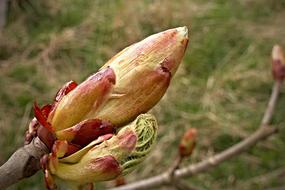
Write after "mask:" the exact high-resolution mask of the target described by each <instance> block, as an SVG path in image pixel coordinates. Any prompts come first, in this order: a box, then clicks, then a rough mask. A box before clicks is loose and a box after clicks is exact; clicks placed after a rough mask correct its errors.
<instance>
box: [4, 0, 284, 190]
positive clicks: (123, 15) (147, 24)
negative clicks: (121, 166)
mask: <svg viewBox="0 0 285 190" xmlns="http://www.w3.org/2000/svg"><path fill="white" fill-rule="evenodd" d="M31 2H32V3H33V5H34V9H33V8H31V7H30V6H29V5H28V4H26V5H25V10H22V9H20V8H19V7H17V6H14V7H12V9H11V12H10V14H9V23H8V25H7V27H6V28H5V30H4V31H3V34H2V35H1V36H0V87H1V90H0V147H1V153H0V163H3V162H4V161H5V160H6V159H7V158H8V157H9V155H10V154H11V153H12V152H13V151H14V150H15V149H16V148H17V147H19V146H21V145H22V142H23V138H24V137H23V135H24V131H25V129H26V127H27V124H28V121H29V119H30V118H31V117H32V116H33V114H32V112H31V107H32V106H31V105H32V103H33V101H34V100H35V99H36V100H37V101H38V102H39V103H41V104H42V103H48V102H50V100H51V99H52V98H53V95H54V94H55V93H56V91H57V89H58V88H59V87H60V86H61V85H62V84H64V83H65V82H66V81H69V80H76V81H82V80H83V79H84V78H86V77H87V76H88V75H89V74H91V73H93V72H96V70H97V69H98V68H99V67H100V66H101V65H102V64H104V63H105V62H106V61H107V60H108V59H109V58H111V57H112V56H113V55H114V54H115V53H117V52H118V51H119V50H121V49H122V48H124V47H126V46H128V45H130V44H131V43H134V42H136V41H139V40H141V39H143V38H145V37H147V36H148V35H150V34H152V33H155V32H159V31H162V30H165V29H168V28H172V27H177V26H183V25H186V26H188V27H189V28H190V43H189V47H188V49H187V52H186V55H185V57H184V60H183V63H182V65H181V67H180V69H179V71H178V73H177V74H176V76H175V78H174V80H173V81H172V85H171V87H170V89H169V90H168V92H167V94H166V95H165V96H164V98H163V99H162V101H161V102H160V103H159V104H158V105H157V106H156V107H155V108H154V109H153V110H152V113H154V114H155V115H156V117H157V118H158V121H159V124H160V129H159V135H158V137H159V139H158V142H157V145H156V148H155V149H154V151H153V152H152V154H151V155H150V157H149V158H148V159H147V160H146V161H145V162H144V164H143V165H142V166H141V168H139V169H138V170H137V171H135V172H133V173H132V174H130V175H128V177H127V180H128V181H135V180H137V179H141V178H144V177H149V176H152V175H155V174H159V173H161V172H162V171H164V170H165V169H166V168H167V167H168V166H169V165H170V164H171V162H172V160H173V159H171V158H172V157H174V156H175V154H176V152H177V148H176V147H177V145H178V143H179V138H180V136H181V135H182V134H183V132H184V131H185V129H187V128H188V127H190V126H192V127H196V128H197V129H198V131H199V140H198V146H197V149H196V150H195V152H194V155H193V156H192V158H191V159H189V160H188V162H186V163H184V164H187V163H190V162H197V161H199V160H202V159H204V158H206V157H208V156H209V155H213V154H214V153H215V152H219V151H222V150H223V149H225V148H227V147H230V146H231V145H233V144H234V143H237V142H239V141H240V140H242V139H243V138H245V137H246V136H248V135H249V134H250V133H252V132H253V131H254V130H255V129H256V128H257V127H258V125H259V122H260V119H261V117H262V114H263V110H264V108H265V106H266V104H267V100H268V97H269V95H270V91H271V86H272V83H273V81H272V79H271V75H270V53H271V48H272V46H273V45H274V44H275V43H279V44H281V45H283V46H284V47H285V38H284V36H285V28H284V27H283V25H284V16H285V2H284V1H283V0H259V1H253V0H232V1H228V0H213V1H206V0H202V1H201V0H191V1H188V0H180V1H170V0H158V1H151V0H145V1H132V0H126V1H123V0H119V1H109V0H97V1H91V0H85V1H83V0H58V1H55V0H51V1H43V0H42V1H36V0H34V1H31ZM282 92H283V93H284V89H283V91H282ZM284 104H285V98H284V94H282V96H281V98H280V103H279V104H278V107H277V113H276V114H275V116H274V118H273V121H274V125H278V126H280V127H281V130H280V133H279V134H277V135H275V136H274V137H271V138H270V139H268V140H267V141H264V142H261V143H259V144H258V146H256V147H255V148H252V149H251V150H249V151H247V152H246V153H244V154H243V155H241V156H239V157H236V158H234V159H232V160H230V161H227V162H225V163H223V164H221V165H220V166H218V167H216V168H215V169H213V170H211V171H210V172H207V173H205V174H199V175H197V176H195V177H192V178H189V179H185V181H186V182H189V183H192V184H194V185H195V186H197V187H199V189H211V190H215V189H217V190H218V189H267V188H269V187H277V186H281V185H285V184H284V180H283V181H282V179H281V178H280V177H278V176H275V177H270V176H271V175H270V174H272V173H274V171H276V170H277V169H278V168H284V165H285V161H284V160H285V154H284V152H285V135H284V134H285V129H284V127H283V126H284V124H285V121H284V115H285V110H284V108H283V105H284ZM41 173H42V172H39V173H38V174H37V175H36V176H33V177H32V178H30V179H26V180H24V181H22V182H20V183H19V184H17V185H15V186H13V187H11V188H9V189H11V190H16V189H21V190H24V189H29V190H30V189H43V179H42V174H41ZM258 176H263V178H260V179H262V180H261V181H259V180H258V179H259V178H258ZM108 185H110V184H109V183H108ZM104 186H105V184H104V183H102V184H99V187H98V189H104ZM161 189H171V188H170V187H169V188H168V187H163V188H161Z"/></svg>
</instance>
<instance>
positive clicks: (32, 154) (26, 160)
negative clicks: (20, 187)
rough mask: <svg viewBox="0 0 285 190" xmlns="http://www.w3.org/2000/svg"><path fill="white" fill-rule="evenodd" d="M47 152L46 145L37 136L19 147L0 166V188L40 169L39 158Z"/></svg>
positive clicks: (2, 188) (2, 189)
mask: <svg viewBox="0 0 285 190" xmlns="http://www.w3.org/2000/svg"><path fill="white" fill-rule="evenodd" d="M47 153H48V149H47V147H46V145H45V144H44V143H43V142H42V141H41V140H40V139H39V138H38V137H37V138H35V139H33V141H32V142H31V143H30V144H28V145H25V146H24V147H21V148H19V149H18V150H17V151H16V152H15V153H14V154H13V155H12V156H11V157H10V158H9V160H8V161H7V162H6V163H5V164H3V165H2V166H1V167H0V189H1V190H4V189H6V188H7V187H9V186H11V185H13V184H15V183H17V182H18V181H20V180H21V179H23V178H26V177H30V176H32V175H34V174H35V173H36V172H37V171H38V170H39V169H40V162H39V160H40V158H41V157H42V156H43V155H44V154H47Z"/></svg>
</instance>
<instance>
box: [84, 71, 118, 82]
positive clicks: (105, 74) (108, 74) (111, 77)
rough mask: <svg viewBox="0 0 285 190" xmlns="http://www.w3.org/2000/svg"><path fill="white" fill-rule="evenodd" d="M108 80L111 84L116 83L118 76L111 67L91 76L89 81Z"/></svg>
mask: <svg viewBox="0 0 285 190" xmlns="http://www.w3.org/2000/svg"><path fill="white" fill-rule="evenodd" d="M102 79H107V80H108V81H109V82H110V83H112V84H115V83H116V75H115V72H114V70H113V69H112V68H111V67H107V68H104V69H102V70H100V71H99V72H97V73H95V74H93V75H91V76H90V77H89V78H88V79H87V80H98V81H99V80H102Z"/></svg>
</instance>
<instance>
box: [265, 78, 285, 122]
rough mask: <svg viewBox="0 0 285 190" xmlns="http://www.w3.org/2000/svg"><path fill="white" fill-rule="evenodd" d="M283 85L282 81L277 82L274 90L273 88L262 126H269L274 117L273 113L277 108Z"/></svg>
mask: <svg viewBox="0 0 285 190" xmlns="http://www.w3.org/2000/svg"><path fill="white" fill-rule="evenodd" d="M281 85H282V81H280V80H277V81H275V83H274V85H273V88H272V92H271V96H270V99H269V102H268V105H267V108H266V110H265V112H264V116H263V118H262V121H261V125H269V123H270V121H271V119H272V116H273V112H274V109H275V106H276V102H277V100H278V96H279V94H280V89H281Z"/></svg>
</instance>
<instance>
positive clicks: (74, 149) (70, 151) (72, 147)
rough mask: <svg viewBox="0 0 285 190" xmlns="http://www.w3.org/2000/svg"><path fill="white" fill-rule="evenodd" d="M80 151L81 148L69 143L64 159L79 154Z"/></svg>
mask: <svg viewBox="0 0 285 190" xmlns="http://www.w3.org/2000/svg"><path fill="white" fill-rule="evenodd" d="M80 149H81V147H80V146H79V145H77V144H72V143H68V147H67V152H66V153H65V155H64V157H67V156H69V155H71V154H73V153H75V152H77V151H78V150H80Z"/></svg>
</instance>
